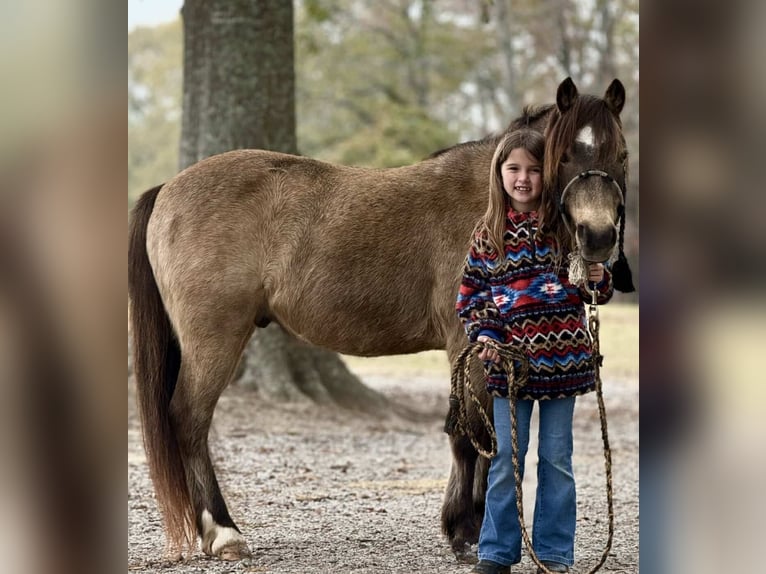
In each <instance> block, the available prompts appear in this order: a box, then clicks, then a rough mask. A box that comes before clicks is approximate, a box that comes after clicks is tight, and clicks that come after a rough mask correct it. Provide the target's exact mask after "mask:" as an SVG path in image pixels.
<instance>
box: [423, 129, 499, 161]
mask: <svg viewBox="0 0 766 574" xmlns="http://www.w3.org/2000/svg"><path fill="white" fill-rule="evenodd" d="M501 137H502V135H498V134H490V135H488V136H484V137H483V138H481V139H480V140H473V141H467V142H462V143H458V144H455V145H452V146H449V147H445V148H442V149H440V150H438V151H435V152H433V153H432V154H431V155H429V156H428V157H426V158H425V159H434V158H435V157H439V156H440V155H443V154H445V153H449V152H453V151H458V150H466V149H468V150H470V149H473V148H480V147H481V148H483V147H485V146H486V145H487V144H494V145H497V144H498V143H499V141H500V138H501Z"/></svg>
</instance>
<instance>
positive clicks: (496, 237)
mask: <svg viewBox="0 0 766 574" xmlns="http://www.w3.org/2000/svg"><path fill="white" fill-rule="evenodd" d="M519 148H521V149H524V150H526V151H527V153H529V155H531V156H532V157H533V158H535V159H536V160H537V161H539V162H540V164H541V165H542V163H543V157H544V154H545V138H544V137H543V134H542V133H540V132H538V131H537V130H533V129H530V128H521V129H518V130H514V131H512V132H509V133H507V134H506V135H505V137H503V139H502V140H501V141H500V143H499V144H498V145H497V148H495V154H494V156H492V164H491V166H490V175H489V203H488V205H487V211H486V212H485V213H484V217H483V218H482V220H481V222H480V224H479V230H480V231H481V233H482V234H486V237H487V242H488V243H489V245H490V247H492V249H494V251H495V253H497V254H498V256H499V257H501V258H502V257H503V256H504V255H505V240H504V235H505V220H506V217H507V214H508V210H509V208H510V206H511V203H510V197H509V196H508V194H507V193H506V192H505V189H504V188H503V175H502V173H501V167H502V165H503V162H504V161H505V160H506V159H508V156H509V155H511V152H512V151H513V150H515V149H519ZM537 212H538V217H539V220H540V224H539V226H538V233H543V234H545V233H548V234H550V235H551V236H552V238H553V239H554V241H555V244H556V251H557V255H556V260H557V261H558V262H560V261H561V256H562V253H563V252H565V251H568V249H569V246H570V241H571V240H570V238H569V233H568V232H567V231H566V229H565V228H564V225H563V221H562V220H561V216H560V214H559V207H558V202H557V201H556V193H555V190H551V189H548V187H547V186H546V185H545V184H543V190H542V195H541V197H540V207H539V208H538V210H537Z"/></svg>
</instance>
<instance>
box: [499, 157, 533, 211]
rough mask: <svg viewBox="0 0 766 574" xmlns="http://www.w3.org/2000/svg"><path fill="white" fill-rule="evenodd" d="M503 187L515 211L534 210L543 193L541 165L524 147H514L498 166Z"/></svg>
mask: <svg viewBox="0 0 766 574" xmlns="http://www.w3.org/2000/svg"><path fill="white" fill-rule="evenodd" d="M500 173H501V175H502V177H503V188H504V189H505V193H507V194H508V196H509V197H510V198H511V207H513V209H515V210H516V211H534V210H535V209H537V208H538V207H539V206H540V196H541V195H542V193H543V166H542V163H540V162H539V161H538V160H536V159H535V158H534V157H533V156H532V155H531V154H530V153H529V152H528V151H527V150H525V149H524V148H516V149H514V150H513V151H511V153H510V155H509V156H508V157H507V158H506V160H505V161H504V162H503V163H502V165H501V166H500Z"/></svg>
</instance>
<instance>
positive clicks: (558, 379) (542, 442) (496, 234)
mask: <svg viewBox="0 0 766 574" xmlns="http://www.w3.org/2000/svg"><path fill="white" fill-rule="evenodd" d="M543 148H544V140H543V136H542V135H541V134H540V133H539V132H536V131H532V130H528V129H523V130H518V131H514V132H512V133H510V134H508V135H507V136H506V137H505V138H504V139H503V140H502V141H501V142H500V144H499V145H498V147H497V149H496V151H495V155H494V157H493V158H492V167H491V175H490V183H489V206H488V207H487V212H486V213H485V214H484V217H483V219H482V220H481V222H480V223H479V226H478V228H477V232H476V234H475V237H474V240H473V243H472V245H471V248H470V251H469V253H468V256H467V257H466V263H465V268H464V271H463V279H462V284H461V286H460V292H459V294H458V298H457V305H456V308H457V312H458V315H459V317H460V319H461V320H462V321H463V325H464V327H465V330H466V333H467V334H468V338H469V340H470V341H471V342H474V341H486V340H487V339H494V340H496V341H500V342H501V343H504V344H506V345H509V346H512V347H513V348H515V349H517V350H520V351H523V352H524V353H525V354H526V356H527V357H528V358H529V374H528V379H527V381H526V384H525V386H524V387H522V388H521V390H520V391H519V392H518V395H517V397H516V398H517V403H516V417H517V428H518V443H519V444H518V446H519V464H520V465H521V468H520V470H521V473H522V476H523V472H524V456H525V455H526V452H527V446H528V443H529V422H530V417H531V415H532V407H533V405H534V404H535V401H539V402H538V405H539V419H540V428H539V446H538V458H539V463H538V467H537V497H536V501H535V514H534V531H533V545H534V550H535V553H536V554H537V556H538V558H539V559H540V560H541V561H542V562H543V563H544V564H545V566H546V567H547V568H548V569H549V570H551V571H553V572H568V571H569V566H571V565H572V564H573V562H574V535H575V519H576V499H575V481H574V475H573V474H572V414H573V412H574V405H575V396H576V395H581V394H583V393H587V392H589V391H592V390H593V389H594V388H595V376H594V369H593V366H592V363H591V351H590V340H589V337H588V331H587V326H586V322H585V307H584V305H583V301H588V302H590V301H591V295H590V294H589V293H588V292H587V291H586V290H585V289H584V288H582V289H581V288H578V287H575V286H573V285H572V284H571V283H570V282H569V280H568V278H567V272H568V271H567V264H566V261H567V253H568V252H569V250H570V249H571V245H570V242H571V240H570V238H569V234H568V232H567V231H566V229H565V228H564V225H563V221H562V220H561V217H560V215H559V213H558V208H557V205H556V202H555V198H554V197H553V194H552V193H551V192H550V191H549V190H547V189H543V182H542V157H543ZM588 277H589V279H590V281H592V282H593V283H595V284H596V289H597V291H598V293H599V295H598V301H599V303H606V302H607V301H608V300H609V299H610V298H611V296H612V285H611V277H610V274H609V272H608V271H606V270H605V269H604V266H603V265H602V264H600V263H596V264H590V265H589V269H588ZM479 357H480V358H481V359H482V360H483V361H485V363H484V364H485V368H486V369H487V390H488V391H489V392H490V393H491V394H492V395H493V397H494V398H493V401H494V403H493V406H494V423H495V430H496V433H497V456H495V458H494V459H492V463H491V465H490V469H489V478H488V485H487V497H486V508H485V514H484V522H483V523H482V527H481V533H480V535H479V563H478V564H477V565H476V566H475V567H474V569H473V572H475V573H478V574H498V573H507V572H510V571H511V567H510V565H511V564H516V563H518V562H519V561H520V560H521V531H520V528H519V523H518V514H517V511H516V490H515V482H514V478H513V463H512V461H511V430H510V426H511V423H510V402H509V399H508V380H507V378H506V375H505V373H504V372H503V371H502V369H500V367H499V365H498V364H497V363H498V361H499V357H498V356H497V353H496V352H495V351H492V350H489V349H484V350H482V351H481V353H480V355H479Z"/></svg>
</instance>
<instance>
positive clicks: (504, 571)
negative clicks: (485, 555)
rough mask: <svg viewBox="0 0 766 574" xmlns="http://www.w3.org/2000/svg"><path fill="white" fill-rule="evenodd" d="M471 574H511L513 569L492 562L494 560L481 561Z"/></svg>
mask: <svg viewBox="0 0 766 574" xmlns="http://www.w3.org/2000/svg"><path fill="white" fill-rule="evenodd" d="M471 574H511V567H510V566H506V565H505V564H498V563H497V562H492V560H479V562H478V564H476V566H474V567H473V570H471Z"/></svg>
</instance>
